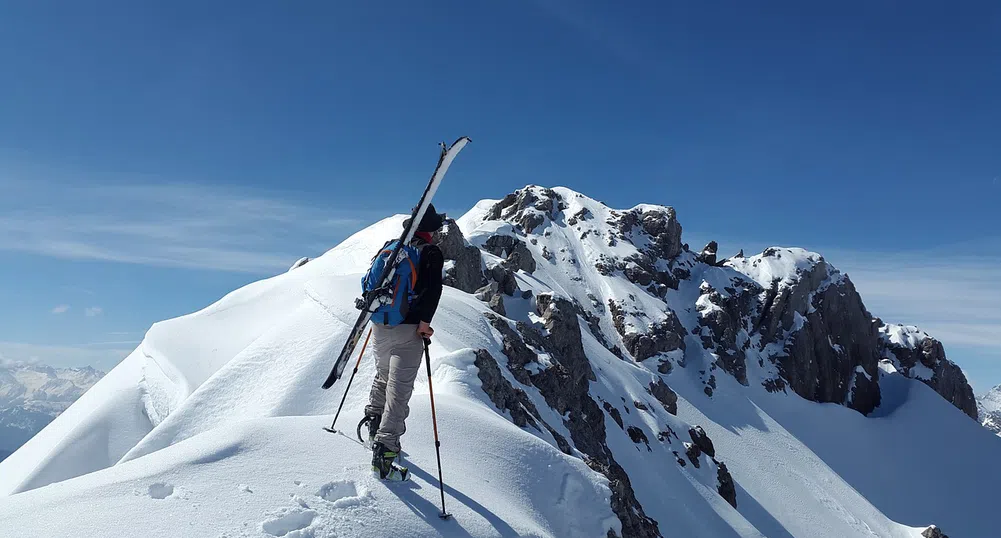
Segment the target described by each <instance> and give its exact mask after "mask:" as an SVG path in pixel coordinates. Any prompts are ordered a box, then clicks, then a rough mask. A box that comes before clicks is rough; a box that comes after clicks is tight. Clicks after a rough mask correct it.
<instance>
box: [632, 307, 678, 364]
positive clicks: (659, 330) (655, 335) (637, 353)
mask: <svg viewBox="0 0 1001 538" xmlns="http://www.w3.org/2000/svg"><path fill="white" fill-rule="evenodd" d="M620 312H621V311H620ZM665 314H666V316H667V317H666V318H665V319H664V320H662V321H659V322H657V323H652V324H650V326H649V328H648V329H647V331H646V332H645V333H628V334H625V335H622V344H623V345H624V346H625V347H626V350H627V351H629V354H630V355H632V356H633V358H634V359H636V360H637V361H644V360H646V359H649V358H650V357H653V356H654V355H657V354H658V353H667V352H669V351H675V350H677V349H681V350H684V349H685V336H684V335H685V327H684V326H683V325H682V324H681V320H679V319H678V316H677V314H675V313H674V311H672V310H667V311H666V312H665ZM620 334H621V333H620Z"/></svg>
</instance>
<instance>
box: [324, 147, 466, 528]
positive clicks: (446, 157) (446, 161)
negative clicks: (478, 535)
mask: <svg viewBox="0 0 1001 538" xmlns="http://www.w3.org/2000/svg"><path fill="white" fill-rule="evenodd" d="M468 143H469V138H467V137H465V136H463V137H461V138H459V139H458V140H456V141H455V142H453V143H452V145H451V146H447V147H446V146H445V144H444V143H442V144H441V155H439V157H438V165H437V166H436V167H435V169H434V173H433V174H431V180H430V181H428V185H427V187H426V188H425V189H424V194H422V195H421V199H420V201H419V202H418V203H417V207H415V208H414V211H413V214H412V215H411V216H410V222H409V223H408V224H407V227H406V228H405V229H404V230H403V235H401V236H400V240H399V241H398V242H397V243H396V247H395V248H394V249H393V253H392V255H391V256H390V258H389V259H390V263H387V264H386V267H385V268H384V269H383V270H382V274H381V275H379V282H378V285H377V286H375V288H374V289H380V288H383V287H385V286H386V284H388V283H389V282H390V281H391V280H392V279H393V276H394V275H395V274H396V267H397V265H398V264H399V262H400V261H401V260H402V256H405V254H404V253H403V252H402V250H403V245H406V244H409V243H410V240H411V239H413V238H414V234H415V233H416V232H417V227H418V226H419V225H420V223H421V220H422V219H423V218H424V213H426V212H427V209H428V206H429V205H430V204H431V199H432V198H433V197H434V194H435V192H437V191H438V186H439V185H441V180H442V179H444V177H445V172H447V171H448V167H449V165H451V164H452V161H453V160H454V159H455V156H456V155H458V154H459V152H460V151H462V148H464V147H466V144H468ZM379 300H380V297H379V295H378V294H371V295H370V296H369V297H366V298H363V299H359V300H358V301H356V303H355V304H356V305H357V306H358V307H359V308H360V309H361V314H359V315H358V320H357V321H355V324H354V327H352V328H351V332H350V333H349V334H348V340H347V342H345V343H344V348H343V349H341V353H340V355H338V356H337V361H336V362H335V363H334V367H333V368H332V369H331V370H330V375H328V376H327V379H326V381H324V382H323V385H322V386H323V388H324V389H329V388H330V387H332V386H333V385H334V383H335V382H337V380H338V379H339V378H340V377H341V375H342V374H343V373H344V368H345V367H346V366H347V364H348V359H349V358H350V357H351V354H352V353H354V349H355V346H357V345H358V341H359V340H360V339H361V335H362V334H363V333H364V332H365V327H366V326H367V325H368V322H369V321H370V320H371V318H372V312H373V311H374V310H375V308H376V307H377V306H378V302H379ZM371 334H372V333H371V332H369V336H371ZM365 344H366V345H367V344H368V338H366V339H365ZM430 344H431V341H430V340H429V339H427V338H425V339H424V360H425V362H426V363H427V371H428V389H429V392H430V393H431V419H432V422H433V424H434V447H435V453H436V454H437V457H438V488H439V490H440V491H441V514H439V515H438V517H440V518H442V519H449V518H450V517H451V515H450V514H449V513H448V512H446V511H445V484H444V482H442V478H441V442H440V441H439V440H438V418H437V416H436V415H435V409H434V392H433V391H430V388H431V353H430V351H429V349H428V346H429V345H430ZM364 353H365V347H364V346H363V347H362V350H361V354H359V356H358V363H361V355H363V354H364ZM357 373H358V364H355V368H354V371H352V372H351V378H350V379H349V380H348V386H347V387H345V389H344V396H343V397H342V398H341V404H340V406H338V408H337V414H335V415H334V422H333V423H332V424H331V425H330V427H329V428H324V429H325V430H327V431H329V432H331V433H334V432H336V430H335V429H334V426H335V425H336V424H337V417H338V416H340V414H341V408H343V407H344V400H345V399H346V398H347V395H348V394H347V393H348V390H350V389H351V382H352V381H354V378H355V374H357Z"/></svg>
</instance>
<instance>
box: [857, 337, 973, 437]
mask: <svg viewBox="0 0 1001 538" xmlns="http://www.w3.org/2000/svg"><path fill="white" fill-rule="evenodd" d="M874 323H875V325H876V326H877V327H878V332H879V335H880V340H879V344H880V346H881V353H880V355H881V356H882V357H884V358H886V359H888V360H890V361H891V362H893V363H894V367H895V368H896V369H897V370H898V371H900V372H901V373H903V374H904V375H906V376H907V377H912V378H915V379H920V380H921V381H922V382H924V384H926V385H928V386H929V387H931V388H932V389H933V390H934V391H935V392H937V393H939V394H940V395H941V396H942V397H943V398H945V399H946V400H947V401H949V403H951V404H952V405H954V406H956V408H957V409H959V410H960V411H962V412H964V413H966V414H967V416H969V417H970V418H972V419H973V420H977V419H978V415H979V413H978V411H977V399H976V396H974V394H973V387H971V386H970V384H969V382H968V381H967V380H966V375H965V374H963V370H962V369H961V368H960V367H959V366H958V365H957V364H956V363H954V362H952V361H950V360H949V359H948V358H946V356H945V348H944V347H943V346H942V343H941V342H939V341H938V340H936V339H934V338H932V337H931V336H929V335H928V334H927V333H925V332H924V331H921V330H919V329H918V328H917V327H912V326H904V325H885V324H883V322H882V320H879V319H877V320H875V322H874Z"/></svg>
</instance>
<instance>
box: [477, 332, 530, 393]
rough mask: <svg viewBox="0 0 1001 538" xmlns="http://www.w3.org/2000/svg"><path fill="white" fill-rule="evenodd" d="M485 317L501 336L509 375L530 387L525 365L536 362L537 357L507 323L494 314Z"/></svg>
mask: <svg viewBox="0 0 1001 538" xmlns="http://www.w3.org/2000/svg"><path fill="white" fill-rule="evenodd" d="M486 317H487V321H489V322H490V325H491V326H493V328H495V329H497V331H498V332H499V333H500V334H501V343H502V346H503V351H504V355H506V356H507V365H508V369H509V370H510V371H511V374H512V375H514V378H515V379H517V380H518V381H519V382H521V383H524V384H526V385H530V384H531V383H532V380H531V377H530V375H529V373H528V370H526V369H525V365H527V364H529V363H533V362H538V360H539V356H538V355H536V354H535V352H534V351H532V350H531V349H529V348H528V346H526V345H525V342H524V341H523V340H522V339H521V337H520V336H519V335H518V333H517V332H515V331H514V329H512V328H511V326H510V325H509V324H508V322H506V321H504V320H503V319H501V318H499V317H497V316H496V315H494V314H487V316H486Z"/></svg>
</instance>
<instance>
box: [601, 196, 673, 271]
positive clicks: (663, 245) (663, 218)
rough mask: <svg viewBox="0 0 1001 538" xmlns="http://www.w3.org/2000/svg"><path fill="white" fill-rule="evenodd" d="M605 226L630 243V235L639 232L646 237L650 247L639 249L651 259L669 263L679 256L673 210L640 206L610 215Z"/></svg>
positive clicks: (631, 236) (631, 237) (671, 208)
mask: <svg viewBox="0 0 1001 538" xmlns="http://www.w3.org/2000/svg"><path fill="white" fill-rule="evenodd" d="M613 214H614V215H615V218H614V219H613V220H611V221H609V222H608V224H610V225H612V226H613V227H615V228H616V229H617V230H618V232H619V234H618V235H619V238H620V239H621V240H624V241H629V242H630V243H633V242H634V241H633V233H634V230H635V229H637V228H638V229H639V230H640V231H642V232H643V233H645V234H646V235H648V236H649V238H650V245H649V247H647V248H646V249H641V250H642V251H643V252H646V253H647V254H649V255H650V256H651V257H652V258H655V259H656V258H663V259H665V260H670V259H672V258H675V257H677V256H678V254H681V251H682V243H681V223H680V222H678V216H677V213H676V212H675V210H674V208H673V207H656V206H642V207H641V208H635V209H632V210H629V211H617V212H614V213H613Z"/></svg>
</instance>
